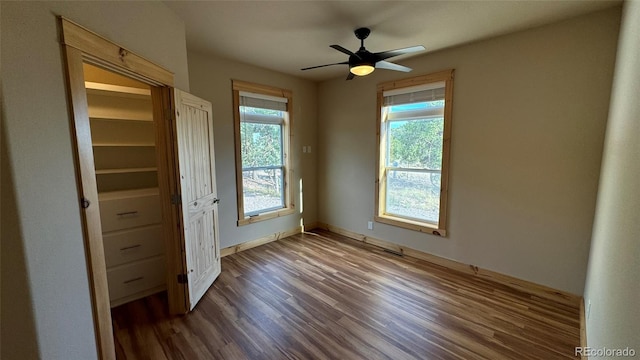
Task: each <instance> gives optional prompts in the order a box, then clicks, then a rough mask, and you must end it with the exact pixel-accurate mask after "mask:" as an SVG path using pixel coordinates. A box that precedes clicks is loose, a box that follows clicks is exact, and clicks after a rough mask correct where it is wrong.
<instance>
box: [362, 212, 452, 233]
mask: <svg viewBox="0 0 640 360" xmlns="http://www.w3.org/2000/svg"><path fill="white" fill-rule="evenodd" d="M374 220H375V221H376V222H380V223H383V224H388V225H393V226H398V227H401V228H405V229H409V230H414V231H419V232H422V233H426V234H431V235H436V236H441V237H446V236H447V231H446V230H445V229H439V228H438V227H437V226H436V225H431V224H427V223H423V222H418V221H413V220H408V219H403V218H399V217H395V216H389V215H376V216H375V217H374Z"/></svg>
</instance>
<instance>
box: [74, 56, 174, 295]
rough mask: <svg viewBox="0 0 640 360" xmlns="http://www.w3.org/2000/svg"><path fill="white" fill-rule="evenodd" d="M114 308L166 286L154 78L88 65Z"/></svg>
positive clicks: (103, 226) (108, 268) (98, 182)
mask: <svg viewBox="0 0 640 360" xmlns="http://www.w3.org/2000/svg"><path fill="white" fill-rule="evenodd" d="M84 80H85V88H86V91H87V101H88V110H89V121H90V125H91V140H92V145H93V155H94V164H95V176H96V183H97V187H98V198H99V206H100V220H101V225H102V235H103V245H104V254H105V261H106V267H107V269H106V272H107V280H108V286H109V298H110V302H111V307H115V306H118V305H121V304H124V303H127V302H129V301H133V300H136V299H139V298H142V297H145V296H148V295H151V294H153V293H156V292H160V291H163V290H165V289H166V278H165V265H166V261H165V257H164V243H163V239H162V214H161V204H160V197H159V190H158V173H157V158H156V146H155V128H154V122H153V108H152V102H151V91H150V88H149V86H148V85H146V84H144V83H142V82H139V81H136V80H133V79H131V78H128V77H125V76H121V75H119V74H116V73H113V72H110V71H106V70H103V69H101V68H98V67H96V66H92V65H89V64H84Z"/></svg>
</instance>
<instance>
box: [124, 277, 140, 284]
mask: <svg viewBox="0 0 640 360" xmlns="http://www.w3.org/2000/svg"><path fill="white" fill-rule="evenodd" d="M142 279H144V276H139V277H137V278H133V279H130V280H127V281H125V282H123V284H129V283H132V282H134V281H139V280H142Z"/></svg>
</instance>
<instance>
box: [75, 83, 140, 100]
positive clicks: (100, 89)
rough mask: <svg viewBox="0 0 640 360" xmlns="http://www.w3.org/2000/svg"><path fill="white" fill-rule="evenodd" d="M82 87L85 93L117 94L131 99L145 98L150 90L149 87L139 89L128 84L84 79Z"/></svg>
mask: <svg viewBox="0 0 640 360" xmlns="http://www.w3.org/2000/svg"><path fill="white" fill-rule="evenodd" d="M84 87H85V88H86V89H87V94H96V95H106V96H118V97H126V98H133V99H147V98H149V97H150V96H151V90H149V89H141V88H135V87H130V86H120V85H111V84H103V83H97V82H91V81H85V82H84Z"/></svg>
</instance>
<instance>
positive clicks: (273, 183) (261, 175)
mask: <svg viewBox="0 0 640 360" xmlns="http://www.w3.org/2000/svg"><path fill="white" fill-rule="evenodd" d="M283 184H284V183H283V179H282V169H268V170H253V171H243V172H242V189H243V196H244V213H245V216H246V215H251V214H256V213H258V212H260V211H262V210H275V209H280V208H283V207H284V196H283V195H284V192H283Z"/></svg>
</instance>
